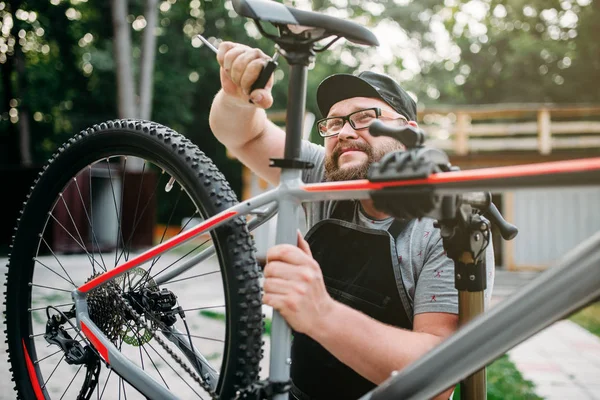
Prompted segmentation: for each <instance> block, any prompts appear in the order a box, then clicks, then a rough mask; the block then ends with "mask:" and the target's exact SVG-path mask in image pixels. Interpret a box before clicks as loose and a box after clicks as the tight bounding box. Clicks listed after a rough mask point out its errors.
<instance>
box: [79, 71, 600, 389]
mask: <svg viewBox="0 0 600 400" xmlns="http://www.w3.org/2000/svg"><path fill="white" fill-rule="evenodd" d="M290 66H291V68H290V83H289V93H290V99H291V100H290V101H289V103H288V107H287V123H286V130H287V137H286V143H285V153H284V160H298V159H299V157H300V145H301V137H302V121H303V115H304V109H305V103H306V78H307V77H306V74H307V65H306V64H304V63H302V62H296V63H294V62H290ZM598 182H600V158H592V159H584V160H575V161H561V162H552V163H542V164H535V165H527V166H515V167H500V168H488V169H480V170H467V171H456V172H446V173H441V174H435V175H432V176H430V177H428V178H426V179H419V180H408V181H407V180H399V181H389V182H370V181H368V180H358V181H347V182H333V183H315V184H305V183H304V182H302V180H301V170H300V169H296V168H282V170H281V179H280V184H279V186H277V187H276V188H274V189H272V190H270V191H267V192H265V193H263V194H261V195H259V196H256V197H253V198H251V199H248V200H244V201H243V202H240V203H238V204H237V205H235V206H234V207H231V208H229V209H228V210H225V211H223V212H221V213H219V214H217V215H214V216H213V217H211V218H209V219H207V220H205V221H204V222H202V223H200V224H199V225H197V226H195V227H193V228H191V229H189V230H186V231H184V232H182V233H180V234H179V235H177V236H175V237H172V238H171V239H169V240H167V241H166V242H164V243H162V244H159V245H157V246H155V247H153V248H151V249H149V250H147V251H146V252H144V253H143V254H141V255H139V256H137V257H134V258H132V259H130V260H129V261H127V262H125V263H123V264H121V265H119V266H118V267H116V268H114V269H112V270H110V271H107V272H105V273H104V274H102V275H100V276H98V277H96V278H94V279H92V280H91V281H89V282H87V283H85V284H84V285H82V286H80V287H79V288H77V289H76V290H74V291H73V293H72V295H73V299H74V301H75V306H76V315H77V324H78V326H79V327H80V328H81V330H82V331H83V333H84V334H85V335H86V337H87V338H88V340H89V341H90V342H91V343H92V344H93V345H94V347H95V348H96V349H97V350H98V352H99V353H100V355H101V356H102V358H103V359H104V360H105V361H106V362H107V363H108V364H110V365H111V367H112V368H113V369H114V370H115V371H116V372H117V373H118V374H119V375H120V376H122V377H123V378H124V379H125V380H126V381H128V382H130V383H132V384H133V385H134V386H135V387H136V388H137V389H138V390H140V391H142V393H143V394H144V395H146V396H148V397H150V398H153V397H154V396H158V397H159V398H161V399H176V398H177V397H176V396H175V395H174V394H173V393H172V392H170V391H168V390H167V389H166V388H164V387H163V386H162V385H160V384H158V383H157V382H155V381H154V380H153V379H152V378H150V377H149V375H147V374H146V373H145V372H144V371H142V370H141V369H139V368H137V367H135V366H134V365H133V363H131V362H130V361H129V360H128V359H127V358H125V357H124V356H123V355H122V354H121V353H120V352H119V350H118V349H117V348H116V347H115V346H114V345H113V344H112V343H110V342H109V341H108V340H106V339H105V338H104V337H103V334H102V333H101V331H100V330H99V329H98V328H97V327H96V325H94V323H93V322H92V321H91V319H90V318H89V315H88V310H87V304H86V300H85V298H86V293H88V292H89V291H90V290H92V289H94V288H97V287H98V286H100V285H103V284H106V283H107V282H109V281H111V280H113V279H115V278H117V277H118V276H120V275H121V274H123V273H125V272H127V271H129V270H131V269H132V268H135V267H138V266H140V265H142V264H144V263H146V262H148V261H150V260H152V259H153V258H155V257H158V256H159V255H161V254H163V253H165V252H167V251H169V250H171V249H173V248H175V247H177V246H179V245H181V244H183V243H185V242H186V241H188V240H190V239H192V238H194V237H196V236H198V235H200V234H204V233H207V232H209V231H210V230H211V229H213V228H215V227H217V226H219V225H221V224H223V223H225V222H227V221H228V220H230V219H231V218H233V217H237V216H244V215H250V214H254V215H257V216H258V217H257V219H256V220H253V221H251V222H250V227H251V228H254V227H256V226H258V225H260V224H262V223H263V222H264V221H266V220H268V219H269V218H271V217H272V216H273V215H275V213H276V212H277V213H278V219H277V227H276V229H277V232H276V243H277V244H282V243H287V244H293V245H295V244H296V239H297V237H296V235H297V230H298V215H299V208H300V207H301V205H302V203H305V202H316V201H322V200H351V199H352V200H362V199H369V198H370V194H371V193H372V192H374V191H379V190H384V189H386V188H391V187H394V188H402V187H410V188H415V187H424V186H425V187H427V186H429V187H433V188H435V189H436V191H437V192H438V193H439V194H441V195H446V194H460V193H468V192H475V191H487V190H490V189H495V190H518V189H525V188H531V187H532V186H537V187H551V186H565V185H568V186H574V185H590V184H594V183H595V184H597V183H598ZM265 206H266V210H261V208H263V207H265ZM599 248H600V234H598V235H596V236H594V237H593V238H592V239H590V241H588V242H587V243H586V244H584V245H582V246H581V247H580V248H579V249H577V250H576V251H575V252H574V253H573V254H572V255H571V256H569V257H567V258H566V259H565V260H564V261H563V262H562V263H561V264H560V265H559V266H558V267H557V268H554V269H551V270H549V271H548V272H546V273H545V274H544V275H543V278H539V279H538V280H536V281H535V282H533V283H532V284H530V285H528V286H527V287H526V288H523V289H522V290H521V291H520V295H519V296H517V297H515V298H513V299H512V300H509V301H507V302H506V303H505V304H503V305H500V306H498V307H497V308H495V309H494V310H492V311H491V312H490V313H488V314H486V315H484V316H483V317H481V318H478V319H477V320H475V321H472V322H471V323H469V324H467V325H466V326H464V327H463V328H462V329H461V330H460V331H459V332H457V333H456V334H455V335H454V336H453V337H452V338H450V339H448V340H447V341H446V342H444V343H443V344H442V345H440V346H438V347H437V348H436V349H434V350H433V351H431V352H430V353H428V354H427V355H426V356H425V357H423V358H422V359H421V360H420V361H418V362H415V363H414V364H413V365H412V366H410V367H409V368H407V369H406V370H405V371H403V372H402V373H400V374H399V375H398V376H396V377H392V378H390V379H389V380H388V381H386V382H385V383H384V384H382V385H380V386H379V387H377V388H376V389H375V390H374V391H372V392H370V393H368V394H367V395H365V397H364V399H371V398H372V399H377V400H380V399H391V398H402V399H404V398H413V397H414V398H423V397H431V396H433V395H435V394H437V393H440V392H442V391H443V390H445V389H446V388H448V387H450V386H451V385H452V384H454V383H456V382H458V381H459V380H460V379H461V378H464V377H466V376H468V375H469V374H471V373H473V372H474V371H476V370H478V369H480V368H481V367H484V366H485V365H486V364H487V363H489V362H490V361H492V360H493V359H494V358H496V357H497V356H499V355H501V354H502V353H503V352H505V351H506V350H507V349H509V348H510V347H511V346H513V345H516V344H517V343H519V342H521V341H523V340H525V339H526V338H527V337H529V336H531V335H532V334H534V333H535V332H537V331H538V330H540V329H542V328H543V327H545V326H547V325H549V324H551V323H552V322H554V321H556V320H557V319H559V318H560V317H562V316H564V315H566V314H567V313H570V312H571V311H573V310H575V309H576V308H578V307H581V306H582V305H584V304H585V303H587V302H589V301H590V300H592V299H593V298H595V297H598V296H599V295H600V269H598V268H597V265H598V262H600V250H599ZM210 254H211V250H205V252H203V253H201V254H200V255H198V256H196V257H195V258H194V259H193V260H192V261H189V262H187V263H186V264H185V265H183V266H181V267H178V268H177V269H176V270H173V271H171V272H169V273H168V274H167V275H165V276H164V277H162V278H161V279H160V280H159V281H157V283H163V282H166V281H168V280H169V279H172V278H174V277H176V276H178V275H179V274H181V273H182V272H184V271H186V270H188V269H189V268H192V267H193V266H194V265H195V264H196V263H197V262H199V261H201V260H202V259H203V258H205V257H207V256H208V255H210ZM566 269H569V273H568V274H566V273H564V272H565V271H566ZM584 277H585V278H584ZM562 287H568V288H569V291H568V293H567V292H565V291H561V288H562ZM530 291H532V292H533V293H530ZM524 316H527V318H523V317H524ZM515 322H518V324H517V325H516V326H514V328H513V330H512V331H510V332H509V331H508V330H506V329H504V328H505V327H507V326H511V327H512V326H513V324H514V323H515ZM502 329H504V330H502ZM497 331H500V333H499V334H497ZM271 332H272V333H271V359H270V370H269V373H270V380H272V381H274V382H286V381H288V380H289V377H290V348H291V330H290V328H289V326H288V325H287V324H286V322H285V321H284V320H283V318H282V317H281V315H280V314H279V313H278V312H276V311H274V313H273V321H272V331H271ZM172 336H174V337H175V338H177V337H178V335H172ZM175 338H172V339H171V340H172V341H174V343H176V345H178V347H180V349H182V350H183V352H184V353H185V354H186V356H188V357H189V358H191V359H193V358H197V359H198V360H199V361H200V362H201V365H202V368H204V367H207V365H208V364H207V363H205V362H203V358H202V356H201V355H200V354H199V353H198V352H196V351H195V350H194V349H191V348H189V345H188V344H186V343H185V342H184V341H182V340H177V339H175ZM484 344H488V347H489V349H486V350H484V349H483V346H484ZM450 362H452V364H450ZM196 364H197V363H196V362H193V363H192V365H196ZM450 365H452V367H451V368H450V367H449V366H450ZM198 372H199V373H200V374H201V375H202V376H206V374H208V376H209V378H210V379H211V380H214V381H215V382H216V379H214V378H216V375H215V374H216V372H215V371H211V370H210V369H207V370H203V371H198ZM411 396H412V397H411ZM274 398H275V399H287V394H279V395H276V396H275V397H274Z"/></svg>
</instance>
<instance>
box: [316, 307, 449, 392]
mask: <svg viewBox="0 0 600 400" xmlns="http://www.w3.org/2000/svg"><path fill="white" fill-rule="evenodd" d="M333 304H334V305H333V307H332V309H331V311H330V313H329V314H328V316H327V317H325V318H323V319H322V320H321V322H322V324H318V325H316V326H315V327H314V329H311V331H310V332H308V333H307V334H308V335H309V336H311V337H312V338H313V339H314V340H316V341H317V342H319V343H320V344H321V345H322V346H323V347H324V348H326V349H327V350H328V351H329V352H330V353H331V354H333V355H334V356H335V357H337V358H338V359H339V360H340V361H341V362H343V363H344V364H346V365H348V366H349V367H350V368H352V369H353V370H354V371H356V372H357V373H359V374H360V375H362V376H364V377H365V378H367V379H368V380H370V381H371V382H373V383H375V384H378V385H379V384H381V383H382V382H383V381H385V380H386V379H388V378H389V377H390V375H391V373H392V372H393V371H397V370H401V369H403V368H405V367H406V366H407V365H409V364H410V363H412V362H413V361H415V360H417V359H419V358H421V357H422V356H423V355H424V354H425V353H427V352H428V351H429V350H431V349H433V348H434V347H435V346H437V345H438V344H440V343H441V342H442V341H443V340H444V339H445V338H447V337H448V336H450V335H451V334H452V333H454V332H455V330H456V327H457V325H458V315H456V314H449V313H424V314H418V315H416V316H415V319H414V322H413V331H408V330H405V329H400V328H397V327H394V326H390V325H386V324H383V323H381V322H379V321H377V320H375V319H373V318H371V317H369V316H367V315H365V314H363V313H361V312H359V311H356V310H354V309H353V308H350V307H348V306H346V305H345V304H342V303H339V302H335V301H334V303H333ZM452 389H453V388H450V389H448V390H446V391H444V392H443V393H441V394H440V395H439V396H438V397H436V399H438V398H439V399H448V398H449V397H450V393H451V392H452Z"/></svg>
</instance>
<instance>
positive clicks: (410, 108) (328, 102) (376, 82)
mask: <svg viewBox="0 0 600 400" xmlns="http://www.w3.org/2000/svg"><path fill="white" fill-rule="evenodd" d="M351 97H375V98H379V99H381V100H383V101H385V102H386V103H388V104H389V105H390V106H391V107H392V108H393V109H394V110H395V111H396V112H398V113H399V114H402V115H404V116H405V117H406V118H407V119H408V120H409V121H416V120H417V103H415V101H414V100H413V98H412V97H410V95H409V94H408V93H407V92H406V91H405V90H404V89H402V87H400V85H399V84H398V82H396V81H395V80H394V79H392V78H391V77H389V76H388V75H384V74H378V73H376V72H371V71H364V72H361V73H360V74H358V75H351V74H334V75H331V76H329V77H327V78H325V79H324V80H323V81H322V82H321V83H320V84H319V87H318V88H317V105H318V107H319V111H321V114H322V115H323V117H326V116H327V114H328V113H329V109H331V107H332V106H333V105H334V104H335V103H337V102H338V101H341V100H345V99H349V98H351Z"/></svg>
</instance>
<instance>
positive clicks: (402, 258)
mask: <svg viewBox="0 0 600 400" xmlns="http://www.w3.org/2000/svg"><path fill="white" fill-rule="evenodd" d="M301 159H302V160H305V161H310V162H312V163H314V165H315V166H314V168H312V169H307V170H304V172H303V173H302V179H303V181H304V182H306V183H315V182H321V181H322V180H323V172H324V160H325V149H324V148H323V146H319V145H316V144H314V143H311V142H308V141H303V142H302V151H301ZM333 205H334V202H332V201H322V202H312V203H305V204H304V208H305V214H306V220H307V226H308V228H310V227H312V226H313V225H314V224H316V223H317V222H319V221H321V220H323V219H325V218H329V216H330V215H331V212H332V206H333ZM350 222H352V223H355V224H357V225H360V226H364V227H367V228H373V229H382V230H387V229H388V228H389V227H390V225H391V224H392V222H393V218H388V219H385V220H380V221H375V220H372V219H370V218H369V217H368V216H367V215H366V214H365V213H364V212H362V209H361V208H360V207H357V212H356V213H355V215H354V221H350ZM433 222H434V220H433V219H430V218H422V219H421V220H417V219H414V220H411V221H409V222H408V223H407V224H406V225H405V227H404V229H403V230H402V231H401V233H400V235H399V236H398V237H397V238H396V250H397V254H398V261H399V266H400V271H395V272H396V276H401V279H402V282H403V283H404V287H405V288H406V291H407V293H408V296H409V301H410V302H411V307H412V309H413V315H416V314H421V313H427V312H447V313H454V314H458V291H457V290H456V289H455V287H454V263H453V261H452V260H451V259H450V258H448V257H447V256H446V253H445V251H444V247H443V245H442V238H441V236H440V232H439V229H436V228H434V227H433ZM486 268H487V290H486V291H485V305H486V308H487V306H488V305H489V301H490V298H491V295H492V288H493V286H494V270H495V268H494V250H493V247H492V244H491V243H490V245H489V246H488V248H487V251H486Z"/></svg>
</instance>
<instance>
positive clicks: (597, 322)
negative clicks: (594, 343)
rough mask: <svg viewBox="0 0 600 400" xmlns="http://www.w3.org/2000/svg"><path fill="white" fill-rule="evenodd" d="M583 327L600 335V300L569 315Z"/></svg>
mask: <svg viewBox="0 0 600 400" xmlns="http://www.w3.org/2000/svg"><path fill="white" fill-rule="evenodd" d="M569 320H571V321H573V322H575V323H576V324H578V325H580V326H581V327H583V328H585V329H587V330H588V331H590V332H592V333H593V334H594V335H596V336H600V302H597V303H592V304H590V305H589V306H587V307H585V308H583V309H581V310H579V311H578V312H576V313H575V314H573V315H571V316H570V317H569Z"/></svg>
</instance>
